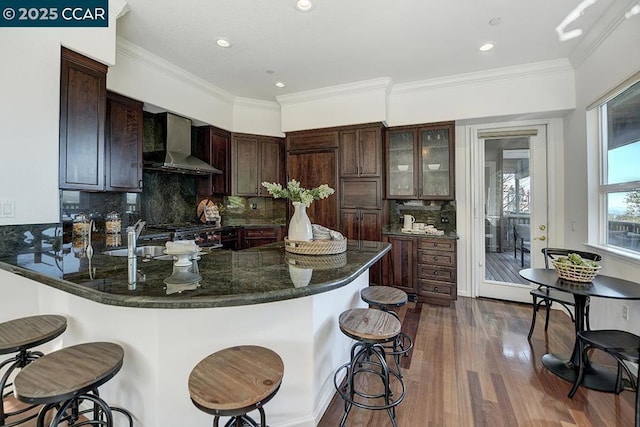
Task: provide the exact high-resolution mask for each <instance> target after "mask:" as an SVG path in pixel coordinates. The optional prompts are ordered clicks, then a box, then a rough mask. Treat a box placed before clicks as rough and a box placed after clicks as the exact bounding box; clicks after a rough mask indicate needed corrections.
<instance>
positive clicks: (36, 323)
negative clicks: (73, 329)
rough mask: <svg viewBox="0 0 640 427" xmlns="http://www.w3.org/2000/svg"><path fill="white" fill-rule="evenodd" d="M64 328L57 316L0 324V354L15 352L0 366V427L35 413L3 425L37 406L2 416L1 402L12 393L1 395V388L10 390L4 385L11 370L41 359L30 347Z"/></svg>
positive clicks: (19, 421)
mask: <svg viewBox="0 0 640 427" xmlns="http://www.w3.org/2000/svg"><path fill="white" fill-rule="evenodd" d="M66 329H67V319H66V318H64V317H63V316H57V315H38V316H30V317H22V318H19V319H14V320H9V321H7V322H3V323H0V354H11V353H16V354H15V355H14V356H12V357H10V358H8V359H6V360H4V361H3V362H2V363H0V371H2V370H3V369H5V368H6V370H5V371H4V373H3V374H2V377H1V378H0V391H1V392H2V402H0V426H13V425H17V424H20V423H23V422H25V421H28V420H30V419H33V418H35V417H36V414H33V415H29V416H26V415H25V417H24V418H22V419H18V420H14V421H12V422H11V423H9V424H6V421H7V419H8V418H9V417H13V416H18V415H22V414H25V413H27V412H28V411H30V410H31V409H33V408H34V407H35V406H37V405H31V406H28V407H24V408H21V409H17V410H15V411H12V412H8V413H5V410H4V400H5V398H6V397H9V396H10V395H11V394H12V391H8V392H5V389H10V388H11V387H12V385H13V384H11V383H7V382H8V381H9V377H10V376H11V374H12V373H13V371H15V370H16V369H23V368H24V367H26V366H27V365H28V364H29V363H31V362H33V361H34V360H36V359H38V358H39V357H42V356H43V353H42V352H40V351H32V350H31V349H32V348H34V347H37V346H39V345H41V344H44V343H46V342H49V341H51V340H53V339H54V338H56V337H58V336H59V335H61V334H62V333H63V332H64V331H65V330H66Z"/></svg>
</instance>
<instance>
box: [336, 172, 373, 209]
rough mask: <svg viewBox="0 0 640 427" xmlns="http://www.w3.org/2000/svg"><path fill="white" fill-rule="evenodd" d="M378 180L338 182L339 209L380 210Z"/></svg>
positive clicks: (345, 180)
mask: <svg viewBox="0 0 640 427" xmlns="http://www.w3.org/2000/svg"><path fill="white" fill-rule="evenodd" d="M381 187H382V180H381V179H380V178H366V179H365V178H363V179H342V180H340V192H339V194H340V207H341V208H361V209H380V208H381V207H382V188H381Z"/></svg>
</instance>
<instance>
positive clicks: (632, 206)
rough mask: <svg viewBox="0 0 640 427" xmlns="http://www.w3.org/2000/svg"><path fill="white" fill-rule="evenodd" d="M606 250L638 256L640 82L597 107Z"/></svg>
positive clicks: (639, 248)
mask: <svg viewBox="0 0 640 427" xmlns="http://www.w3.org/2000/svg"><path fill="white" fill-rule="evenodd" d="M598 113H599V114H598V116H599V127H600V134H601V135H600V140H601V150H602V156H601V170H602V174H601V181H600V182H601V184H600V195H601V201H602V203H603V209H602V212H604V213H606V217H605V218H603V221H601V227H602V228H603V232H602V233H601V235H602V236H603V238H604V239H605V241H604V242H603V243H604V244H605V245H607V246H613V247H616V248H619V249H623V250H627V251H631V252H635V253H640V164H639V163H640V79H636V81H635V83H632V84H631V85H630V86H627V87H626V88H624V89H623V90H622V91H621V92H618V93H617V94H616V95H615V96H613V97H611V98H609V99H608V100H606V101H605V102H604V103H602V104H600V105H599V107H598Z"/></svg>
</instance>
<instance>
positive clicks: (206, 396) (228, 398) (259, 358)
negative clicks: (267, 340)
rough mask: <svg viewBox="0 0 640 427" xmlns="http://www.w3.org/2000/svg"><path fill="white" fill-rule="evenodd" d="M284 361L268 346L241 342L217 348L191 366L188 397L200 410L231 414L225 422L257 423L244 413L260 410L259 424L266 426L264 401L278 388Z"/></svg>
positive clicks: (226, 415)
mask: <svg viewBox="0 0 640 427" xmlns="http://www.w3.org/2000/svg"><path fill="white" fill-rule="evenodd" d="M283 376H284V363H283V362H282V359H281V358H280V356H279V355H278V354H277V353H275V352H274V351H272V350H269V349H268V348H264V347H259V346H251V345H242V346H236V347H230V348H226V349H224V350H220V351H217V352H215V353H213V354H211V355H209V356H207V357H206V358H204V359H203V360H201V361H200V362H198V364H197V365H196V366H195V367H194V368H193V370H192V371H191V374H190V375H189V394H190V396H191V401H192V402H193V404H194V405H195V406H196V407H197V408H198V409H200V410H202V411H204V412H206V413H208V414H212V415H215V417H214V420H213V425H214V427H218V424H219V421H220V417H221V416H224V417H231V419H230V420H229V421H228V422H227V423H226V424H225V426H232V425H234V423H235V425H237V426H241V425H243V423H248V424H250V425H252V426H258V424H257V423H256V422H255V421H254V420H253V419H252V418H251V417H249V416H248V415H247V414H248V413H249V412H251V411H253V410H255V409H257V410H258V411H259V412H260V424H259V425H260V426H261V427H266V425H267V423H266V415H265V412H264V409H263V406H264V404H265V403H267V402H268V401H269V400H271V399H272V398H273V396H275V395H276V393H277V392H278V390H279V389H280V384H281V383H282V377H283Z"/></svg>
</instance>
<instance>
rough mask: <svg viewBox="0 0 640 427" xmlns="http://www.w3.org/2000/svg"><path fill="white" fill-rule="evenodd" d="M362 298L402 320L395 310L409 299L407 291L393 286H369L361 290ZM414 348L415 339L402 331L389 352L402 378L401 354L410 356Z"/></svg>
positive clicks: (373, 306)
mask: <svg viewBox="0 0 640 427" xmlns="http://www.w3.org/2000/svg"><path fill="white" fill-rule="evenodd" d="M360 298H361V299H362V301H364V302H366V303H367V304H369V306H370V307H372V308H377V309H379V310H382V311H386V312H387V313H389V314H392V315H393V316H395V318H396V319H398V320H400V316H398V314H397V313H396V312H395V311H393V309H394V308H396V307H402V306H403V305H406V304H407V302H408V301H409V297H408V295H407V293H406V292H405V291H403V290H401V289H398V288H392V287H391V286H369V287H367V288H364V289H362V290H361V291H360ZM412 348H413V340H412V339H411V337H410V336H409V335H407V334H406V333H405V332H402V331H400V333H399V334H398V336H397V337H396V339H395V340H394V341H393V343H392V344H391V346H390V349H391V351H390V352H389V354H391V355H393V360H394V361H395V363H396V369H397V372H398V374H399V375H400V378H402V372H401V370H400V356H403V355H404V356H408V355H409V350H411V349H412Z"/></svg>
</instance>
